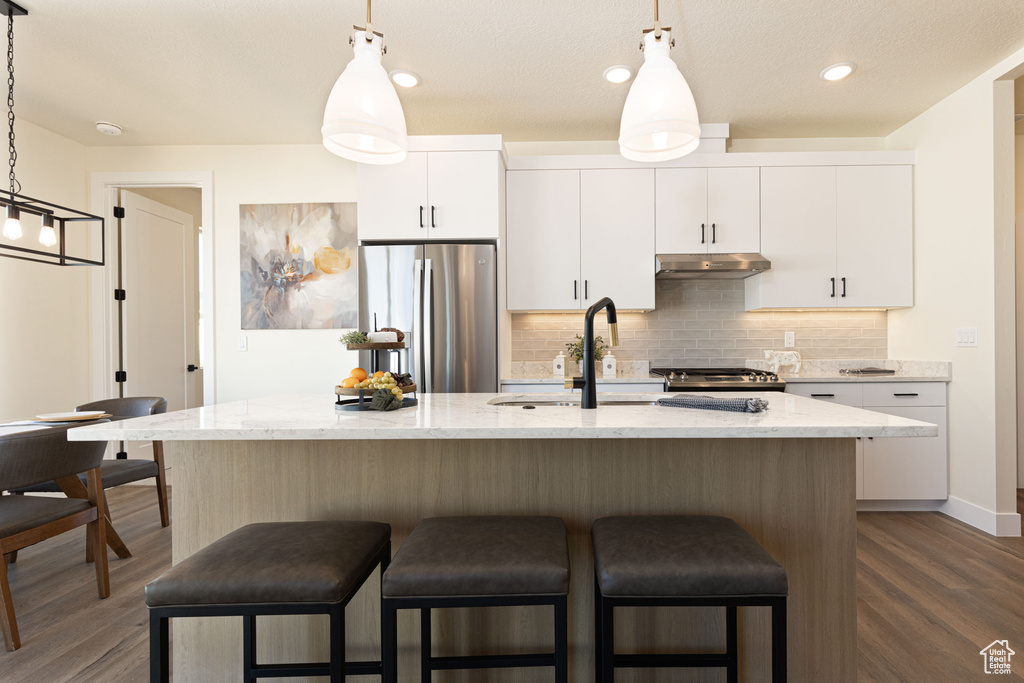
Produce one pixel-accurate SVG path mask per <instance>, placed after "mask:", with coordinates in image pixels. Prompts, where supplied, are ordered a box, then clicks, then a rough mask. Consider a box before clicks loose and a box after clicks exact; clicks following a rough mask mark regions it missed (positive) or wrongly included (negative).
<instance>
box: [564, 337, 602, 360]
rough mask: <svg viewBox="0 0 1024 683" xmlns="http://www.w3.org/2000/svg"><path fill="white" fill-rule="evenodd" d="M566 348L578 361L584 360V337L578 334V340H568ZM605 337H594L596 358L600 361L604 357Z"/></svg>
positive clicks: (568, 353) (571, 356) (569, 354)
mask: <svg viewBox="0 0 1024 683" xmlns="http://www.w3.org/2000/svg"><path fill="white" fill-rule="evenodd" d="M565 349H566V351H567V355H568V356H569V357H570V358H572V359H573V360H574V361H576V362H577V363H582V362H583V337H581V336H580V335H578V334H577V335H576V341H574V342H566V343H565ZM604 349H605V345H604V339H602V338H601V337H594V360H595V361H598V362H600V361H601V359H602V358H603V357H604Z"/></svg>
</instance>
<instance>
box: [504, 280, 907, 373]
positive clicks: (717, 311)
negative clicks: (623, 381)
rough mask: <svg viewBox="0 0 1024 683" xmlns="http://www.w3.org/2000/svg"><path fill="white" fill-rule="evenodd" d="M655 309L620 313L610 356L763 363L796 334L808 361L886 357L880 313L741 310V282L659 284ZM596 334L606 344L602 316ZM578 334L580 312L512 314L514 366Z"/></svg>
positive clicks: (546, 354) (546, 356)
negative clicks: (787, 337) (769, 353)
mask: <svg viewBox="0 0 1024 683" xmlns="http://www.w3.org/2000/svg"><path fill="white" fill-rule="evenodd" d="M655 291H656V296H655V310H653V311H649V312H647V313H621V314H620V315H619V338H620V341H621V342H622V343H621V345H620V346H619V347H617V348H616V349H614V353H615V357H616V358H617V359H618V361H619V363H620V367H621V364H622V363H623V362H631V361H636V362H641V361H643V362H649V363H650V365H651V366H659V365H660V366H665V365H686V366H691V367H709V366H713V365H727V366H735V365H739V366H742V365H743V364H744V363H745V361H746V360H748V359H752V360H761V359H763V358H764V351H765V350H766V349H775V350H782V349H783V334H784V333H785V332H794V333H795V335H796V346H795V347H794V350H796V351H799V352H800V354H801V355H802V356H803V357H804V358H808V359H826V360H827V359H837V358H842V359H864V360H869V359H884V358H886V356H887V353H888V344H887V333H888V331H887V318H886V314H885V312H884V311H842V310H833V311H757V312H752V313H747V312H746V311H744V310H743V282H742V281H730V280H706V281H705V280H689V281H686V280H676V281H670V280H659V281H658V282H657V283H656V289H655ZM595 332H596V334H599V335H601V336H602V337H604V339H605V341H606V342H607V341H608V326H607V325H606V324H605V323H604V320H603V316H601V317H599V321H598V322H597V324H596V325H595ZM577 334H579V335H582V334H583V313H582V312H580V313H516V314H513V315H512V360H513V361H514V362H515V361H534V362H538V363H539V362H543V361H549V360H550V359H551V358H553V357H554V356H555V354H556V353H557V352H558V351H559V350H563V349H564V348H565V344H566V342H570V341H573V340H574V339H575V337H576V335H577Z"/></svg>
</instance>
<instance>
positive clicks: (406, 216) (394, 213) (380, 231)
mask: <svg viewBox="0 0 1024 683" xmlns="http://www.w3.org/2000/svg"><path fill="white" fill-rule="evenodd" d="M356 174H357V177H358V181H357V182H358V188H359V201H358V203H357V204H356V217H357V218H356V224H357V226H358V228H357V229H358V232H359V239H361V240H377V239H381V240H383V239H394V240H416V239H426V237H427V229H426V227H427V225H428V223H427V220H428V216H427V215H426V212H427V211H428V210H429V208H430V206H429V202H428V201H427V153H426V152H409V153H408V154H407V155H406V157H405V160H404V161H402V162H401V163H398V164H391V165H387V166H379V165H374V164H358V165H357V167H356Z"/></svg>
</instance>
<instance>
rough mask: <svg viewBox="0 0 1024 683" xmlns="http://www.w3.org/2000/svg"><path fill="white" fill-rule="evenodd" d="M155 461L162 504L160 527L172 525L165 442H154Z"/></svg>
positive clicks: (157, 494) (157, 495) (159, 499)
mask: <svg viewBox="0 0 1024 683" xmlns="http://www.w3.org/2000/svg"><path fill="white" fill-rule="evenodd" d="M153 460H155V461H156V464H157V468H158V469H157V474H156V497H157V500H158V501H159V503H160V526H163V527H166V526H170V524H171V513H170V509H169V507H168V504H167V472H166V471H165V470H164V442H163V441H154V442H153Z"/></svg>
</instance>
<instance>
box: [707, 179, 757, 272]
mask: <svg viewBox="0 0 1024 683" xmlns="http://www.w3.org/2000/svg"><path fill="white" fill-rule="evenodd" d="M760 178H761V169H759V168H709V169H708V222H709V223H710V224H711V233H710V236H711V241H710V244H709V245H708V253H709V254H756V253H758V252H759V251H760V250H761V180H760Z"/></svg>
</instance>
